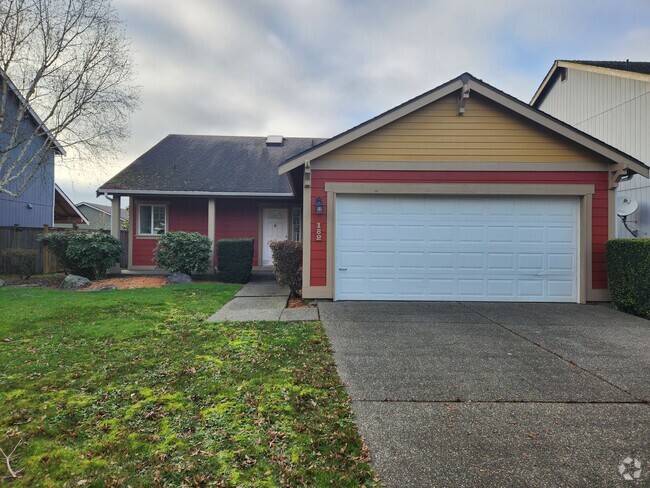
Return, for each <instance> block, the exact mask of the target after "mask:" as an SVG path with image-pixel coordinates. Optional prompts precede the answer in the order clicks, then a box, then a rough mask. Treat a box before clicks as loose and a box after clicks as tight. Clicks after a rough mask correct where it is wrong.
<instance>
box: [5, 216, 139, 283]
mask: <svg viewBox="0 0 650 488" xmlns="http://www.w3.org/2000/svg"><path fill="white" fill-rule="evenodd" d="M48 232H75V231H72V230H70V229H59V228H56V227H54V228H50V227H48V226H44V227H43V228H33V227H18V226H13V227H0V273H10V272H11V269H12V267H11V256H9V255H7V254H6V253H4V252H2V251H4V250H7V249H27V250H36V251H38V254H37V256H36V260H35V262H34V269H33V272H34V274H47V273H56V272H60V271H63V268H62V267H61V265H60V264H59V262H58V261H57V259H56V257H55V256H54V255H53V254H52V253H51V252H50V251H49V250H48V249H47V247H45V246H44V245H43V244H41V242H40V241H39V239H38V236H39V235H40V234H44V233H48ZM109 233H110V232H109ZM128 234H129V233H128V231H126V230H122V231H120V242H121V243H122V255H121V256H120V267H122V268H126V267H127V266H128V242H129V235H128Z"/></svg>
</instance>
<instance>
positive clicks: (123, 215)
mask: <svg viewBox="0 0 650 488" xmlns="http://www.w3.org/2000/svg"><path fill="white" fill-rule="evenodd" d="M82 205H86V206H90V207H95V208H97V209H99V210H101V211H103V212H104V213H106V214H108V215H110V214H111V212H113V208H112V207H111V206H110V205H101V204H99V203H88V202H79V203H77V204H76V207H77V208H79V207H80V206H82ZM82 213H83V212H82ZM120 218H121V219H124V220H127V219H128V218H129V211H128V210H126V209H124V208H121V209H120Z"/></svg>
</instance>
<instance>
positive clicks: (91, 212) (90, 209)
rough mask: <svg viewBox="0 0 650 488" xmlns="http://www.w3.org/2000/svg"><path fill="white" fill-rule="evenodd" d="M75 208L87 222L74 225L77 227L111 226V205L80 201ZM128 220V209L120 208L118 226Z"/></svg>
mask: <svg viewBox="0 0 650 488" xmlns="http://www.w3.org/2000/svg"><path fill="white" fill-rule="evenodd" d="M76 207H77V210H79V212H81V213H82V214H83V215H84V217H85V218H86V220H87V221H88V223H87V224H79V225H76V224H75V225H74V227H75V228H78V229H89V230H110V228H111V207H110V206H109V205H100V204H98V203H88V202H81V203H78V204H77V205H76ZM128 220H129V211H128V210H125V209H121V210H120V227H122V226H123V225H125V223H126V222H127V221H128ZM57 227H66V228H67V227H73V225H72V224H64V225H57Z"/></svg>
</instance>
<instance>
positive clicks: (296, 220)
mask: <svg viewBox="0 0 650 488" xmlns="http://www.w3.org/2000/svg"><path fill="white" fill-rule="evenodd" d="M300 217H301V215H300V208H294V209H293V213H292V221H291V227H292V234H293V240H294V241H299V240H300V224H301V218H300Z"/></svg>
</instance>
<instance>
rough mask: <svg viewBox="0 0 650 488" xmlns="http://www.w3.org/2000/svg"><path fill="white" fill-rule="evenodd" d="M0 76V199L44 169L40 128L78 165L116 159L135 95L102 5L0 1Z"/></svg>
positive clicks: (117, 26) (120, 43) (112, 13)
mask: <svg viewBox="0 0 650 488" xmlns="http://www.w3.org/2000/svg"><path fill="white" fill-rule="evenodd" d="M0 70H1V71H0V79H1V83H2V93H1V100H0V192H2V193H6V194H9V195H12V196H17V195H19V194H20V193H21V192H22V191H24V189H25V188H26V187H27V185H28V184H29V182H30V181H31V179H32V178H33V177H34V175H35V173H36V172H37V171H38V169H39V167H40V166H41V165H42V164H45V163H46V162H47V155H48V154H51V151H52V149H53V148H54V146H53V141H52V139H51V138H48V137H43V136H44V134H45V132H44V131H45V129H44V128H47V129H48V130H49V133H50V134H51V136H52V137H53V138H54V139H56V140H57V141H58V142H59V143H60V144H61V146H62V147H63V148H64V149H65V151H66V152H67V153H68V158H67V160H68V161H69V160H72V161H82V160H83V162H84V164H87V163H90V162H92V163H99V162H101V161H103V160H105V159H106V158H107V157H110V156H112V155H114V154H116V148H117V147H119V144H120V143H121V142H122V141H123V140H124V139H125V138H126V137H127V136H128V132H129V131H128V117H129V115H130V114H131V113H132V112H133V111H134V110H135V108H136V107H137V105H138V89H137V88H136V87H135V86H134V85H133V57H132V54H131V50H130V46H129V43H128V40H127V38H126V36H125V31H124V25H123V24H122V22H121V21H120V18H119V16H118V14H117V11H116V10H115V8H114V7H113V6H112V4H111V1H110V0H0ZM12 82H13V84H15V86H16V87H17V89H18V91H19V92H20V93H21V95H22V98H23V100H18V103H15V102H16V101H17V100H16V97H15V95H14V93H13V90H12ZM30 107H31V109H32V110H33V111H34V112H35V113H36V114H38V115H39V116H40V119H41V121H42V125H40V126H37V125H36V124H34V123H33V118H31V117H30V115H29V110H30Z"/></svg>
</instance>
